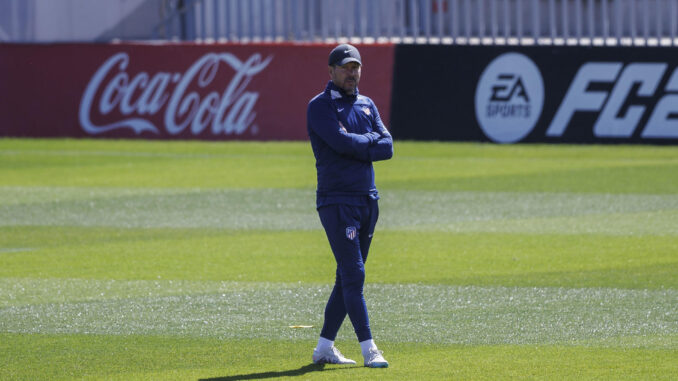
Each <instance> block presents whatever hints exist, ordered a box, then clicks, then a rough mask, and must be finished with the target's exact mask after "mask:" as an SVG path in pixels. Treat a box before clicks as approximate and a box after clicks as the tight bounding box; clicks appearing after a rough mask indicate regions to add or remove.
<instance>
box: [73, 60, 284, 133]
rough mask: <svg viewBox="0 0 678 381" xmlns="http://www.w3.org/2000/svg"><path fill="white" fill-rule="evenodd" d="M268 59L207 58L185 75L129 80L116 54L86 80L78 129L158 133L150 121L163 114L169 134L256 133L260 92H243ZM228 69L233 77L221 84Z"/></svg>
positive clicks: (143, 74)
mask: <svg viewBox="0 0 678 381" xmlns="http://www.w3.org/2000/svg"><path fill="white" fill-rule="evenodd" d="M272 59H273V56H272V55H271V56H268V57H266V58H265V59H264V58H262V56H261V54H258V53H255V54H252V55H251V56H250V57H249V58H248V59H247V60H245V61H241V60H240V59H238V58H237V57H236V56H234V55H233V54H230V53H208V54H205V55H204V56H202V57H200V58H199V59H198V60H197V61H195V62H194V63H193V64H192V65H191V66H190V67H189V68H188V70H186V72H184V73H180V72H175V73H172V72H163V71H159V72H156V73H154V74H149V73H148V72H146V71H139V72H137V73H136V74H135V75H133V76H132V75H130V74H129V73H128V67H129V66H130V58H129V56H128V55H127V53H117V54H115V55H113V56H112V57H110V58H109V59H107V60H106V61H105V62H104V63H103V64H102V65H101V67H99V69H98V70H97V71H96V73H95V74H94V75H93V76H92V78H91V80H90V81H89V84H88V85H87V88H86V89H85V92H84V94H83V96H82V100H81V101H80V111H79V119H80V125H81V126H82V129H83V130H84V131H85V132H87V133H88V134H92V135H96V134H101V133H104V132H108V131H112V130H117V129H130V130H132V131H134V132H135V133H136V134H141V133H143V132H151V133H155V134H161V132H162V131H161V130H162V129H161V128H159V127H158V126H157V125H156V124H155V123H154V120H155V121H158V120H159V119H160V118H159V116H158V113H160V112H164V115H163V119H162V120H163V121H164V126H163V127H164V130H165V131H166V132H167V133H169V134H171V135H177V134H180V133H182V132H184V131H187V130H189V131H190V133H191V134H193V135H198V134H201V133H203V132H204V131H205V130H206V129H207V128H208V127H210V128H209V130H208V131H209V132H211V133H212V134H213V135H220V134H225V135H231V134H235V135H240V134H242V133H243V132H245V131H247V130H248V129H249V130H250V132H251V133H253V134H256V133H257V129H256V126H255V125H253V122H254V119H255V117H256V113H255V112H254V111H253V109H254V106H255V104H256V102H257V99H258V98H259V93H257V92H254V91H246V88H247V85H248V84H249V83H250V81H251V80H252V77H254V76H255V75H257V74H258V73H260V72H261V71H262V70H264V69H265V68H266V67H267V66H268V64H269V63H270V62H271V60H272ZM222 63H223V64H225V65H222ZM224 66H225V67H224ZM227 68H230V69H231V70H232V72H233V74H232V76H231V77H230V79H229V80H226V81H224V80H223V78H224V74H225V73H224V72H223V70H227ZM220 70H221V73H220ZM228 74H230V72H229V73H228ZM217 78H219V80H217ZM95 120H96V121H97V123H95V122H94V121H95ZM101 121H104V122H101Z"/></svg>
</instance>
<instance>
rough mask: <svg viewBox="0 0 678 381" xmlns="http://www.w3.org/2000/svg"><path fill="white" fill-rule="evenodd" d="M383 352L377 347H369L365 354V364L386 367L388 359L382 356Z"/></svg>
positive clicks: (369, 366) (372, 366) (370, 366)
mask: <svg viewBox="0 0 678 381" xmlns="http://www.w3.org/2000/svg"><path fill="white" fill-rule="evenodd" d="M383 353H384V352H382V351H380V350H378V349H374V348H372V349H370V351H369V352H368V353H367V356H365V366H366V367H368V368H388V361H386V359H385V358H384V356H383Z"/></svg>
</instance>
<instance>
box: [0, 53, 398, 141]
mask: <svg viewBox="0 0 678 381" xmlns="http://www.w3.org/2000/svg"><path fill="white" fill-rule="evenodd" d="M333 47H334V46H333V45H325V44H313V45H308V44H306V45H298V44H248V45H237V44H204V45H202V44H160V45H154V44H57V45H27V44H0V135H1V136H17V137H57V136H60V137H115V138H145V139H206V140H229V139H238V140H299V139H306V138H307V134H306V105H307V104H308V101H309V100H310V99H311V98H312V97H313V96H315V95H316V94H318V93H320V92H321V91H323V90H324V88H325V85H326V83H327V81H328V80H329V75H328V71H327V57H328V55H329V52H330V50H331V49H332V48H333ZM358 48H359V50H360V53H361V55H362V59H363V64H364V66H363V77H362V80H361V83H360V92H361V94H364V95H367V96H369V97H370V98H372V99H373V100H374V102H375V103H376V104H377V106H378V107H379V110H380V113H381V117H382V119H383V120H384V121H385V123H387V124H388V119H389V115H390V101H391V80H392V78H391V77H392V70H393V51H394V49H393V46H392V45H389V44H378V45H358Z"/></svg>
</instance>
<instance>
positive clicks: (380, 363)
mask: <svg viewBox="0 0 678 381" xmlns="http://www.w3.org/2000/svg"><path fill="white" fill-rule="evenodd" d="M365 366H366V367H368V368H388V363H387V362H378V363H376V364H371V365H365Z"/></svg>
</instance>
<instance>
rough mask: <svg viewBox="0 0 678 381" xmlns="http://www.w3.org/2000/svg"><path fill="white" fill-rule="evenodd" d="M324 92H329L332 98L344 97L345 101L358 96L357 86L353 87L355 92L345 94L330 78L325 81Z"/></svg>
mask: <svg viewBox="0 0 678 381" xmlns="http://www.w3.org/2000/svg"><path fill="white" fill-rule="evenodd" d="M325 92H327V93H330V97H332V100H335V99H344V100H347V101H355V100H356V99H357V98H358V88H356V89H355V93H353V94H352V95H349V94H346V92H344V90H343V89H341V88H339V87H337V85H335V84H334V82H332V81H331V80H330V81H329V82H328V83H327V87H326V88H325Z"/></svg>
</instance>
